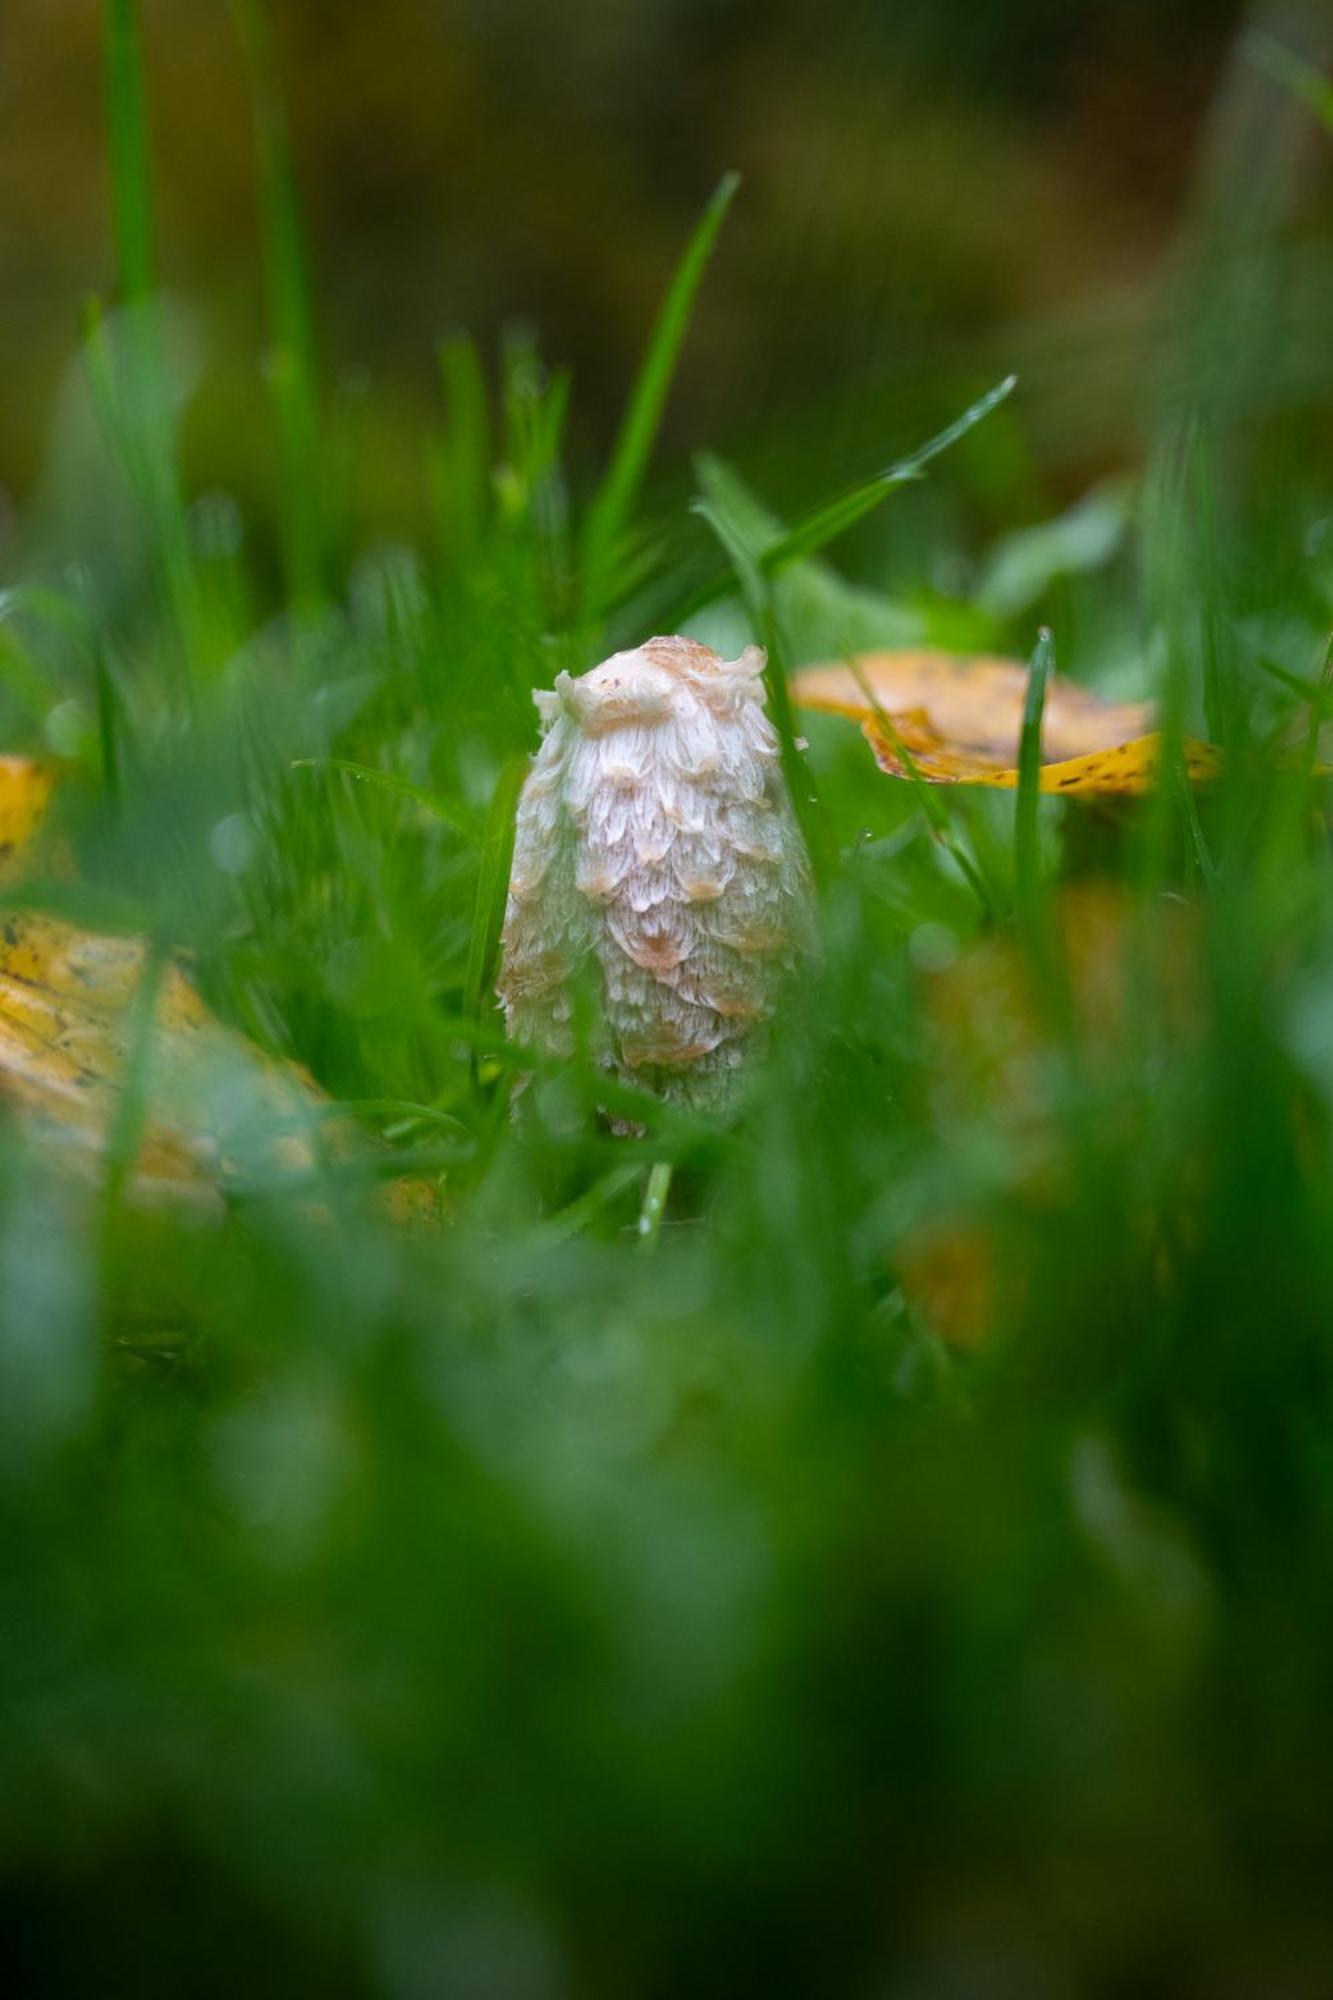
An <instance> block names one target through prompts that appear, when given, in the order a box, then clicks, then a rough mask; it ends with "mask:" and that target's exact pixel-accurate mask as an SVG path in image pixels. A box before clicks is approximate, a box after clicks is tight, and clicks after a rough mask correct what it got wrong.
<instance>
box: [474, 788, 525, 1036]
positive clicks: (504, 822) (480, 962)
mask: <svg viewBox="0 0 1333 2000" xmlns="http://www.w3.org/2000/svg"><path fill="white" fill-rule="evenodd" d="M527 770H528V760H527V758H526V757H511V758H510V760H509V762H508V763H507V764H506V765H505V767H504V769H503V770H502V771H501V773H500V780H499V783H498V784H497V785H496V787H495V796H494V798H493V799H492V800H491V807H490V811H489V813H488V814H487V817H486V832H485V834H484V836H483V839H482V845H481V860H480V866H479V868H478V871H477V897H476V902H475V904H474V905H473V912H472V932H471V936H470V937H469V940H468V954H467V971H466V974H465V976H464V982H463V1011H464V1013H465V1015H466V1016H467V1018H468V1019H469V1020H473V1021H480V1020H481V1018H482V1013H483V1009H484V1007H485V1002H486V994H487V991H488V989H489V987H490V984H491V980H492V976H493V973H494V969H495V957H496V951H497V948H498V946H499V941H500V926H501V924H502V923H503V921H504V907H505V897H506V895H507V893H508V888H509V861H510V856H511V855H512V853H513V847H514V813H515V811H516V809H517V806H518V795H519V792H520V790H521V789H522V785H523V780H524V778H525V777H526V776H527Z"/></svg>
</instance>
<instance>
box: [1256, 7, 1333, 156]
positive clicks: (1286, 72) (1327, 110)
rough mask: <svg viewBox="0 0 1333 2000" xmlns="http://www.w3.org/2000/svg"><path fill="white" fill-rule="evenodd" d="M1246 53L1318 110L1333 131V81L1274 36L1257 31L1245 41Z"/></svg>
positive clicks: (1321, 120)
mask: <svg viewBox="0 0 1333 2000" xmlns="http://www.w3.org/2000/svg"><path fill="white" fill-rule="evenodd" d="M1245 53H1246V55H1248V57H1249V58H1250V61H1251V62H1252V63H1253V64H1254V65H1255V67H1256V68H1257V69H1261V70H1263V71H1264V72H1265V74H1266V75H1268V76H1271V77H1272V78H1273V80H1274V81H1275V82H1276V83H1281V84H1285V86H1286V88H1287V89H1288V90H1290V91H1291V92H1293V94H1294V95H1295V96H1297V97H1299V98H1300V100H1301V102H1302V104H1304V105H1307V106H1308V107H1309V109H1310V110H1311V111H1313V112H1314V115H1315V117H1316V118H1318V119H1319V121H1320V123H1321V124H1322V125H1323V126H1324V127H1325V129H1326V130H1327V131H1328V132H1330V133H1333V83H1330V81H1329V79H1328V78H1327V77H1326V76H1325V75H1324V74H1323V72H1322V71H1321V70H1317V69H1316V68H1315V66H1314V64H1313V63H1308V62H1306V60H1305V58H1304V56H1298V55H1297V54H1296V53H1295V51H1294V50H1292V49H1288V48H1285V47H1284V46H1283V44H1282V43H1281V42H1279V41H1275V40H1274V39H1273V37H1272V36H1271V35H1265V34H1263V33H1262V32H1260V31H1259V30H1258V29H1256V30H1254V31H1253V32H1252V33H1251V34H1250V35H1249V36H1247V38H1246V41H1245Z"/></svg>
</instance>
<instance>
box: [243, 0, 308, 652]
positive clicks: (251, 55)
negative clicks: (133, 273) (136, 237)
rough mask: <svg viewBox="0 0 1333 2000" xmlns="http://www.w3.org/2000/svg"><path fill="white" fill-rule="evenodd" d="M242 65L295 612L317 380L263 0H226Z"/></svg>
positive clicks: (300, 592) (304, 601)
mask: <svg viewBox="0 0 1333 2000" xmlns="http://www.w3.org/2000/svg"><path fill="white" fill-rule="evenodd" d="M232 11H233V15H234V17H235V20H236V24H237V30H238V33H239V35H240V39H241V42H242V44H243V46H244V49H245V53H246V57H247V60H248V63H249V69H250V95H251V102H252V106H253V114H254V141H255V158H256V165H257V170H258V178H259V219H260V230H261V234H262V238H263V246H264V271H265V279H266V284H267V291H268V311H269V333H270V340H271V343H272V344H271V347H270V351H269V358H268V374H269V382H270V386H271V388H272V391H273V400H274V406H275V409H276V412H277V419H278V440H279V449H280V453H281V461H282V503H283V504H282V541H283V566H284V570H285V573H286V582H287V591H288V596H289V599H290V602H291V604H292V606H293V608H294V609H295V610H297V611H299V612H306V613H308V612H310V611H312V610H316V609H318V606H319V604H320V602H321V601H322V598H323V595H324V538H325V531H324V522H323V518H322V517H323V510H322V507H321V504H320V490H321V476H320V437H319V390H318V381H317V368H316V363H315V340H314V330H313V316H312V313H311V308H310V285H309V277H308V273H307V268H306V257H305V247H304V242H303V236H302V229H301V216H300V207H299V204H298V202H297V198H296V181H295V176H294V174H293V171H292V151H291V138H290V134H289V131H288V126H287V114H286V108H285V105H284V103H283V96H282V89H281V85H280V82H279V73H278V60H277V53H276V50H275V48H274V45H273V34H272V26H271V23H270V20H269V14H268V8H267V6H266V4H265V0H232Z"/></svg>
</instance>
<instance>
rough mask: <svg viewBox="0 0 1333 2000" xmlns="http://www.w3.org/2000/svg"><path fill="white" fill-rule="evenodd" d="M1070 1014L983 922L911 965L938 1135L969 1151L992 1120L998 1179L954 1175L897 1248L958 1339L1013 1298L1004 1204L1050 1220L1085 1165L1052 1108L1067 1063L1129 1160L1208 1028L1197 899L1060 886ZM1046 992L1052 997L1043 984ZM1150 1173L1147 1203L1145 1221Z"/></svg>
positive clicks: (924, 1297)
mask: <svg viewBox="0 0 1333 2000" xmlns="http://www.w3.org/2000/svg"><path fill="white" fill-rule="evenodd" d="M1055 940H1056V949H1057V951H1058V955H1059V962H1060V964H1061V966H1062V967H1063V973H1064V984H1065V988H1066V998H1067V1013H1066V1012H1065V1011H1064V1009H1061V1010H1059V1012H1058V1015H1057V1016H1052V1014H1051V1013H1050V1011H1049V1005H1050V1003H1049V994H1046V993H1045V989H1044V988H1043V986H1042V983H1041V981H1040V980H1039V979H1038V977H1037V976H1036V975H1035V974H1034V970H1033V966H1032V962H1031V959H1030V957H1029V956H1028V954H1027V952H1026V951H1025V950H1024V948H1023V946H1022V944H1021V942H1020V940H1018V939H1017V938H1015V937H1013V936H1010V935H1006V934H1005V933H1003V932H1000V931H992V932H989V933H987V934H986V935H985V936H983V937H981V938H980V939H978V940H977V941H976V942H975V943H974V944H972V945H970V946H969V947H968V948H967V949H966V950H965V951H964V952H963V953H962V954H961V955H960V956H959V957H958V958H957V959H956V960H955V961H954V962H953V963H952V964H950V965H947V966H944V967H942V968H940V969H937V970H932V971H930V972H927V973H922V974H921V975H920V984H919V993H920V999H921V1003H922V1014H923V1021H924V1027H925V1058H926V1059H925V1071H924V1076H925V1082H926V1086H927V1094H926V1102H927V1105H928V1109H929V1114H930V1119H931V1123H932V1125H933V1126H934V1128H935V1131H936V1133H937V1135H938V1138H939V1140H940V1143H941V1144H942V1145H943V1146H944V1147H945V1148H947V1149H948V1150H949V1151H954V1150H955V1149H956V1150H958V1151H960V1152H963V1151H966V1149H967V1148H968V1147H969V1146H970V1145H971V1144H972V1143H973V1142H974V1141H975V1138H976V1135H977V1134H978V1133H979V1132H984V1133H986V1134H987V1135H988V1136H987V1142H986V1156H987V1158H988V1159H989V1160H992V1161H994V1162H996V1163H997V1166H996V1170H995V1177H994V1178H993V1179H990V1180H989V1181H988V1182H987V1183H986V1184H984V1185H978V1186H974V1188H973V1190H972V1191H971V1193H970V1194H969V1192H968V1189H967V1186H966V1183H965V1182H964V1183H963V1184H962V1185H960V1186H958V1187H957V1188H956V1189H955V1191H954V1194H953V1197H952V1199H950V1200H948V1201H946V1202H945V1204H944V1205H943V1206H941V1207H940V1208H938V1209H936V1210H935V1211H933V1212H932V1213H930V1214H929V1215H928V1216H923V1217H922V1218H921V1219H920V1220H918V1221H917V1222H916V1223H915V1224H914V1225H913V1226H912V1227H910V1228H909V1229H908V1230H907V1232H906V1233H905V1235H904V1237H903V1238H902V1239H901V1240H900V1241H899V1242H898V1243H897V1244H896V1245H895V1250H894V1261H895V1265H896V1267H897V1270H898V1274H899V1276H900V1278H901V1280H902V1283H903V1287H904V1290H905V1291H906V1294H907V1296H908V1298H909V1299H910V1300H911V1301H912V1303H913V1305H914V1306H915V1307H916V1309H917V1311H918V1312H919V1313H920V1315H921V1317H922V1318H923V1320H924V1321H925V1323H926V1324H927V1325H929V1326H930V1327H931V1328H932V1329H933V1330H934V1331H935V1332H936V1333H938V1334H939V1335H940V1337H941V1338H942V1339H944V1340H945V1341H947V1342H949V1343H950V1344H951V1345H955V1346H958V1347H964V1348H973V1347H976V1346H979V1345H981V1344H982V1343H984V1341H985V1340H986V1338H987V1336H988V1335H989V1334H990V1333H991V1331H992V1330H993V1329H994V1328H995V1327H996V1326H997V1325H998V1324H1004V1323H1006V1322H1007V1321H1011V1320H1012V1318H1013V1315H1014V1313H1015V1311H1016V1310H1019V1309H1021V1305H1022V1288H1023V1283H1024V1278H1023V1273H1022V1271H1021V1270H1020V1269H1018V1268H1016V1267H1015V1265H1014V1263H1013V1260H1012V1259H1011V1260H1009V1261H1008V1262H1006V1259H1005V1256H1004V1254H1003V1248H1004V1234H1003V1231H1002V1230H1001V1229H1000V1228H999V1227H998V1226H997V1222H996V1213H997V1208H998V1210H999V1211H1001V1212H1002V1213H1003V1215H1004V1218H1005V1226H1006V1227H1012V1226H1013V1225H1014V1223H1015V1222H1017V1221H1020V1220H1021V1219H1026V1221H1027V1222H1028V1223H1029V1224H1030V1225H1031V1226H1032V1227H1033V1228H1034V1230H1036V1231H1038V1232H1047V1233H1050V1232H1058V1231H1059V1230H1060V1228H1061V1227H1062V1215H1063V1204H1064V1202H1065V1201H1066V1200H1067V1196H1068V1190H1069V1188H1070V1187H1071V1185H1072V1184H1073V1183H1074V1182H1075V1179H1076V1176H1077V1172H1078V1167H1077V1164H1076V1161H1075V1158H1074V1156H1073V1154H1072V1152H1071V1143H1072V1141H1071V1127H1070V1125H1069V1123H1068V1121H1067V1119H1066V1118H1065V1117H1064V1116H1063V1115H1062V1113H1061V1108H1060V1107H1061V1102H1062V1097H1061V1093H1062V1091H1063V1090H1064V1089H1065V1087H1066V1085H1065V1082H1064V1081H1063V1079H1064V1078H1065V1077H1066V1075H1067V1073H1068V1066H1069V1065H1070V1064H1071V1063H1072V1064H1073V1065H1074V1069H1075V1073H1076V1074H1077V1076H1078V1079H1079V1084H1080V1088H1081V1090H1082V1092H1083V1093H1085V1096H1084V1102H1085V1103H1088V1104H1092V1103H1095V1104H1096V1105H1097V1107H1098V1112H1097V1123H1096V1143H1097V1144H1098V1145H1099V1146H1102V1147H1108V1148H1112V1149H1115V1150H1117V1151H1119V1152H1120V1153H1121V1154H1122V1156H1125V1157H1132V1156H1133V1155H1134V1154H1135V1153H1136V1152H1137V1151H1138V1150H1139V1149H1140V1148H1141V1147H1142V1145H1143V1144H1144V1143H1145V1141H1144V1136H1143V1120H1144V1118H1145V1117H1146V1116H1147V1114H1148V1111H1149V1108H1150V1106H1151V1104H1152V1102H1153V1093H1154V1088H1155V1079H1156V1078H1157V1077H1158V1076H1160V1075H1161V1074H1163V1073H1170V1072H1171V1071H1172V1070H1174V1069H1177V1068H1178V1067H1179V1066H1181V1065H1183V1064H1185V1063H1187V1062H1188V1061H1189V1060H1190V1059H1191V1056H1192V1054H1193V1053H1194V1052H1195V1051H1197V1049H1198V1048H1199V1046H1200V1045H1201V1044H1203V1043H1205V1042H1206V1040H1207V1035H1208V1014H1207V1002H1206V995H1205V989H1204V982H1203V978H1202V973H1201V967H1200V960H1199V955H1200V949H1201V936H1200V930H1199V921H1198V916H1197V912H1196V911H1195V910H1193V909H1192V908H1191V907H1189V906H1188V905H1186V904H1182V903H1180V902H1177V901H1175V900H1167V899H1163V900H1161V901H1158V902H1153V903H1147V904H1143V903H1140V902H1138V901H1137V900H1136V899H1135V898H1133V897H1131V896H1130V895H1128V894H1127V893H1126V892H1125V891H1124V890H1122V889H1120V888H1118V887H1115V886H1113V885H1111V884H1108V883H1095V882H1087V883H1082V884H1079V885H1078V886H1075V887H1071V888H1069V889H1066V890H1065V891H1064V892H1063V893H1062V894H1061V896H1060V898H1059V902H1058V904H1057V906H1056V911H1055ZM1044 995H1045V997H1043V996H1044ZM1150 1196H1151V1183H1150V1182H1149V1183H1145V1212H1144V1213H1143V1214H1142V1215H1141V1216H1140V1218H1139V1220H1140V1222H1141V1223H1142V1227H1143V1229H1144V1231H1145V1233H1148V1232H1150V1231H1151V1227H1152V1223H1153V1216H1152V1207H1151V1198H1150Z"/></svg>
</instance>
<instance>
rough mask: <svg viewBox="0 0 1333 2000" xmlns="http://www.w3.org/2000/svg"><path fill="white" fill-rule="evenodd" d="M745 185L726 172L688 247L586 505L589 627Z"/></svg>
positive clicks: (606, 590) (601, 604)
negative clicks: (712, 265) (715, 256)
mask: <svg viewBox="0 0 1333 2000" xmlns="http://www.w3.org/2000/svg"><path fill="white" fill-rule="evenodd" d="M739 186H740V177H739V175H737V174H734V173H733V174H726V175H725V176H724V177H723V179H722V180H721V181H720V182H719V183H718V185H717V188H716V190H715V191H714V194H713V197H712V199H711V200H710V202H709V204H708V206H707V208H706V209H705V210H704V212H703V215H702V217H701V218H700V221H699V224H698V227H697V228H696V229H695V232H694V235H693V236H692V237H691V238H690V241H689V243H688V245H687V246H686V250H685V254H684V256H683V257H682V258H681V261H680V264H679V265H678V267H677V270H676V275H675V277H674V278H673V279H672V281H671V286H670V289H669V291H668V292H667V296H666V299H665V301H664V303H663V306H662V310H661V313H660V314H659V316H658V321H657V325H656V327H655V328H654V330H653V337H652V340H651V341H650V343H649V346H648V352H647V354H646V355H645V357H644V361H643V365H642V367H641V368H640V370H639V374H638V378H637V380H636V381H635V384H634V390H633V393H632V395H631V397H630V401H629V407H628V408H627V410H626V412H625V418H624V422H623V423H622V425H621V428H620V434H619V436H618V438H617V439H616V444H615V449H614V451H613V452H612V455H611V464H610V466H609V468H608V470H607V473H606V477H605V478H604V480H603V481H602V484H601V486H600V487H599V488H598V491H597V493H596V494H595V496H594V498H593V501H592V504H591V506H590V507H589V509H588V514H587V517H586V519H585V521H584V526H583V534H582V537H581V545H580V550H579V554H580V564H581V578H582V605H583V615H584V620H585V622H586V623H587V624H590V625H592V624H595V623H596V621H597V620H598V619H599V618H600V617H601V615H602V613H603V611H604V610H605V608H606V604H607V600H608V596H609V595H610V594H611V587H612V586H613V583H614V573H615V568H616V564H617V559H618V554H619V547H620V542H621V538H622V536H623V534H624V532H625V529H626V527H627V525H628V523H629V518H630V515H631V513H632V511H633V507H634V503H635V500H636V499H637V498H638V494H639V490H640V488H641V486H642V484H643V479H644V475H645V473H646V472H647V469H648V462H649V459H650V457H651V455H652V450H653V446H654V444H655V442H656V440H657V433H658V431H659V429H660V428H661V422H662V412H663V410H664V408H665V406H666V399H667V393H668V391H669V389H670V387H671V381H672V377H673V376H674V374H675V372H676V363H677V361H678V359H679V356H680V349H681V344H682V342H683V341H684V338H685V332H686V329H687V327H688V325H689V321H690V314H691V312H692V310H693V307H694V300H695V295H696V294H697V292H698V289H699V284H700V281H701V279H702V278H703V274H704V270H705V268H706V267H707V264H708V259H709V257H710V256H711V254H712V250H713V245H714V244H715V243H716V241H717V237H718V232H719V231H720V229H721V227H722V224H723V221H724V219H725V217H726V213H727V210H728V209H729V208H730V206H731V203H732V201H733V199H734V197H735V194H736V190H737V188H738V187H739Z"/></svg>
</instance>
